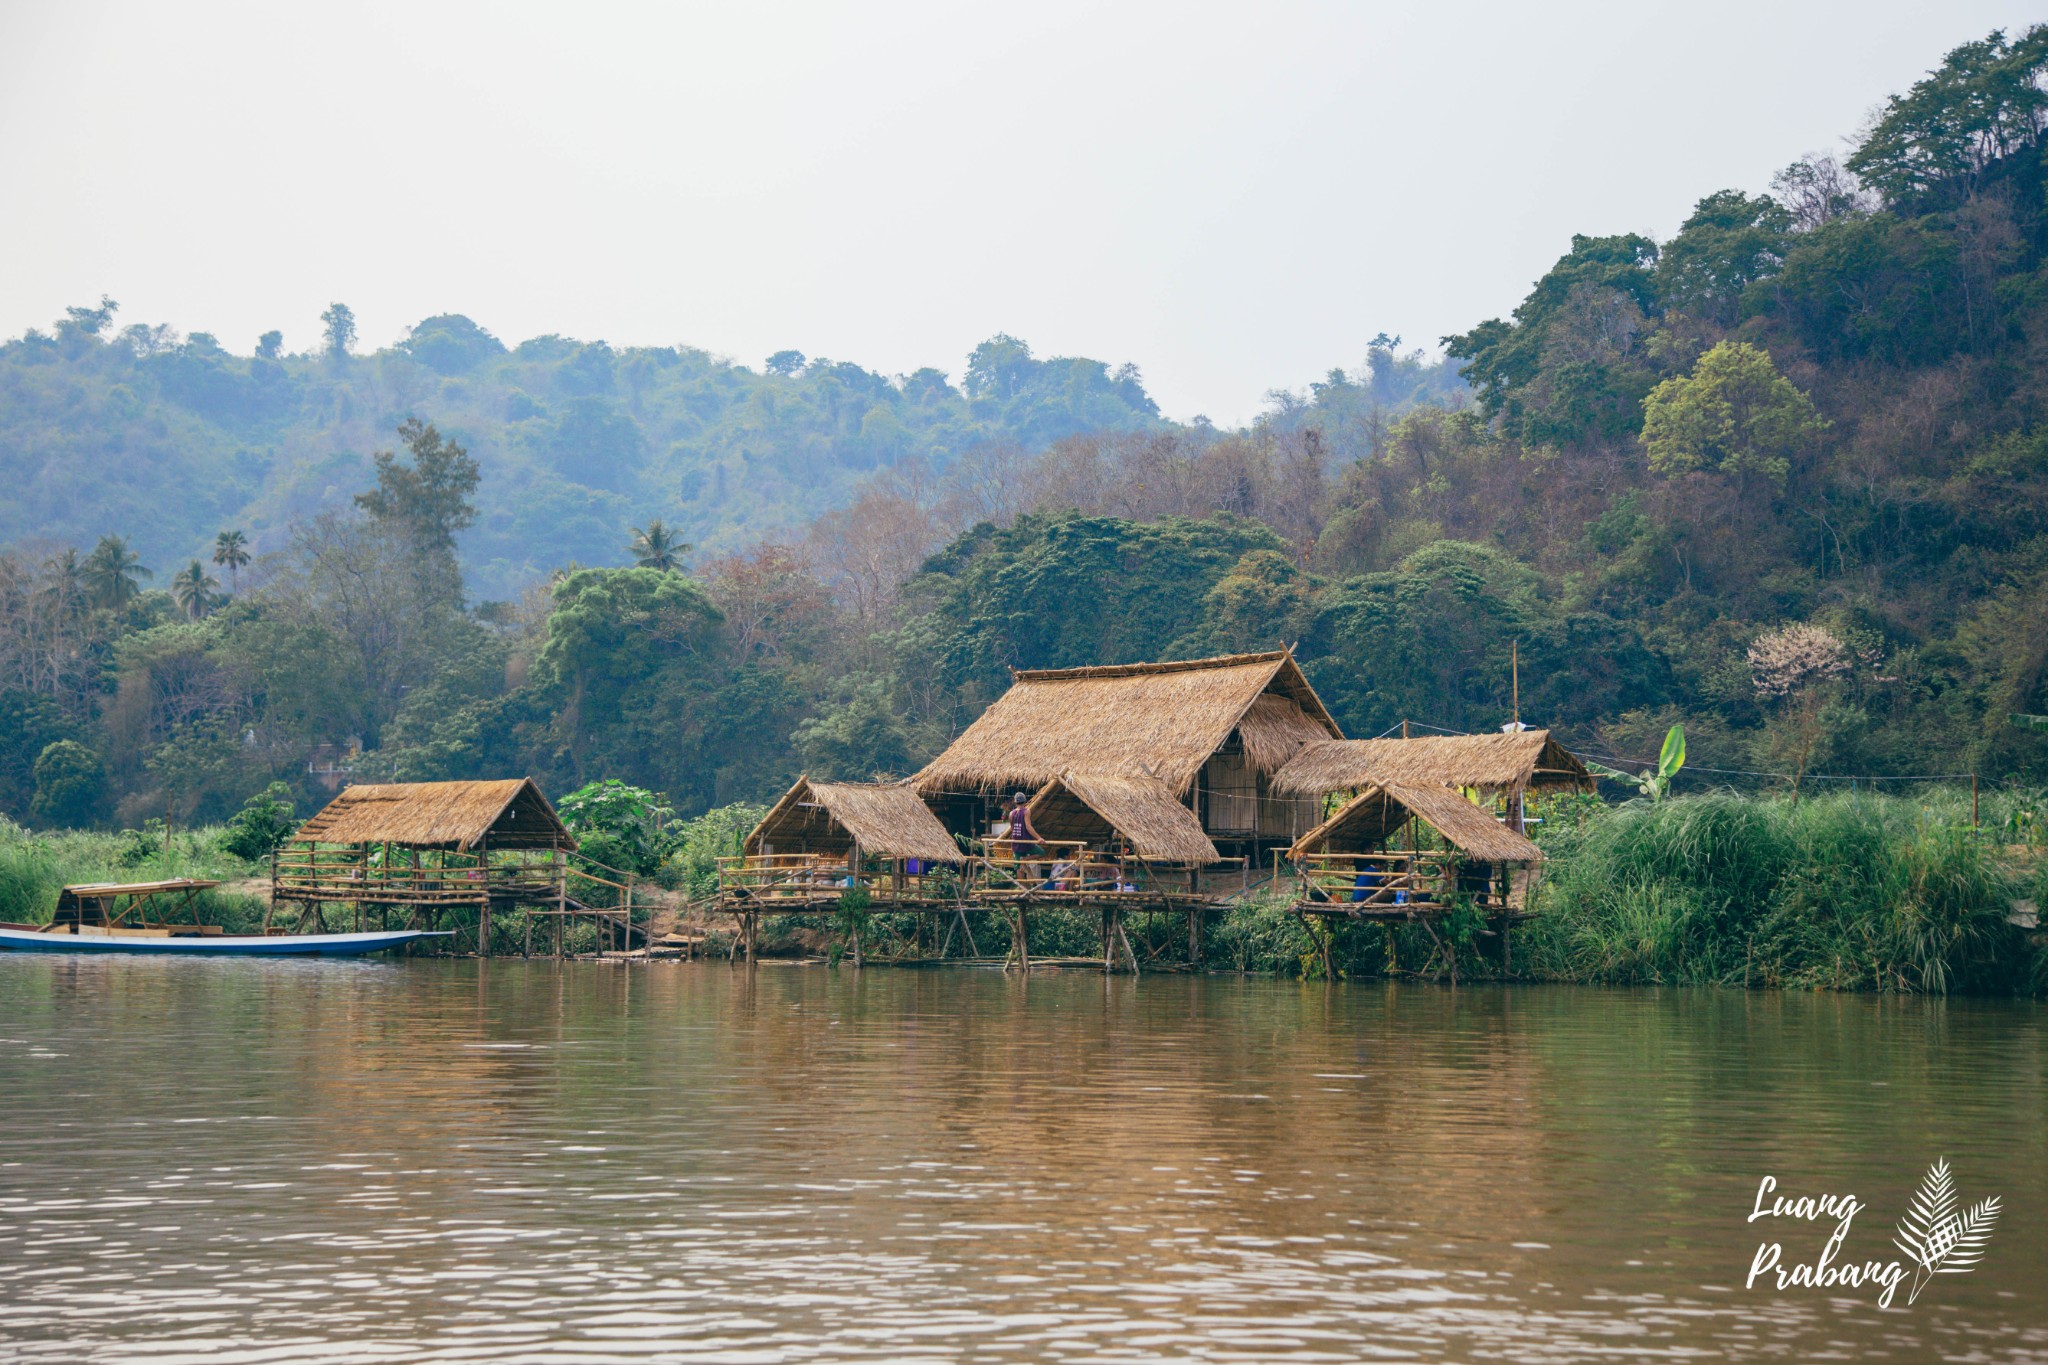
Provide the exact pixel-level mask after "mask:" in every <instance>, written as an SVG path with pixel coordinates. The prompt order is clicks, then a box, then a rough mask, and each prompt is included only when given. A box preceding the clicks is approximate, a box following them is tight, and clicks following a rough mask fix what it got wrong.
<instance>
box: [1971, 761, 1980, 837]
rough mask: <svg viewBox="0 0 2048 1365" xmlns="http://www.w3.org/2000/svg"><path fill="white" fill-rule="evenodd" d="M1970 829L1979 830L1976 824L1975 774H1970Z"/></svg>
mask: <svg viewBox="0 0 2048 1365" xmlns="http://www.w3.org/2000/svg"><path fill="white" fill-rule="evenodd" d="M1970 828H1971V829H1979V828H1981V826H1980V825H1978V823H1977V774H1975V773H1971V774H1970Z"/></svg>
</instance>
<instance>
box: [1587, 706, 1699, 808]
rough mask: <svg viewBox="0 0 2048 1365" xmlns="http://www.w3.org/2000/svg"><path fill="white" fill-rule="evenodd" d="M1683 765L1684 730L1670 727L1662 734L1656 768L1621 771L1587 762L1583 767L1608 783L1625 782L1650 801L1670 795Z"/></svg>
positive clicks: (1682, 727)
mask: <svg viewBox="0 0 2048 1365" xmlns="http://www.w3.org/2000/svg"><path fill="white" fill-rule="evenodd" d="M1684 766H1685V727H1684V726H1683V725H1674V726H1672V727H1671V728H1670V730H1668V731H1666V732H1665V735H1664V748H1663V749H1662V750H1661V751H1660V752H1659V753H1658V755H1657V766H1656V767H1654V768H1645V769H1643V770H1642V771H1641V772H1639V773H1631V772H1624V771H1622V770H1621V769H1620V768H1610V767H1607V766H1606V765H1605V764H1601V763H1594V762H1591V761H1588V762H1587V764H1586V767H1587V768H1589V769H1591V770H1592V773H1593V775H1594V776H1595V777H1604V778H1606V779H1607V780H1608V781H1610V782H1627V783H1631V784H1633V785H1634V787H1635V789H1636V791H1637V793H1638V794H1639V795H1640V796H1642V797H1645V798H1647V799H1648V800H1651V801H1662V800H1663V799H1664V798H1665V797H1666V796H1669V795H1670V794H1671V781H1672V779H1673V778H1675V777H1677V776H1678V770H1679V769H1680V768H1683V767H1684Z"/></svg>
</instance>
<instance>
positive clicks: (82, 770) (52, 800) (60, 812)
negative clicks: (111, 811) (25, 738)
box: [29, 739, 107, 826]
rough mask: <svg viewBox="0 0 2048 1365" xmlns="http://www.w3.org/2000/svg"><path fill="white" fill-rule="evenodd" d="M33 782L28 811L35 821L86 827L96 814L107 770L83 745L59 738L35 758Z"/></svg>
mask: <svg viewBox="0 0 2048 1365" xmlns="http://www.w3.org/2000/svg"><path fill="white" fill-rule="evenodd" d="M35 781H36V792H35V798H34V800H32V801H31V802H30V804H29V809H30V811H31V812H32V813H33V814H34V815H35V817H36V819H38V820H41V821H43V822H45V823H46V824H51V825H62V826H78V825H87V824H91V823H92V821H93V818H94V816H96V815H97V814H98V812H99V805H100V800H101V798H102V796H103V795H104V794H105V791H106V785H107V769H106V765H105V764H103V763H102V762H100V756H99V755H98V754H96V753H94V752H93V751H92V750H91V749H88V748H87V747H86V746H85V745H83V744H80V743H79V742H78V741H77V740H75V739H60V740H58V741H57V742H56V743H54V744H52V745H49V746H48V747H47V748H45V749H44V750H43V751H42V753H41V754H39V755H37V756H36V765H35Z"/></svg>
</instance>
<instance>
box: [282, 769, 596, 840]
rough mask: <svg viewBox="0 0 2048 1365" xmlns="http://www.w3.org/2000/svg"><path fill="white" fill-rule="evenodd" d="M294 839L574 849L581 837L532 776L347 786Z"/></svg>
mask: <svg viewBox="0 0 2048 1365" xmlns="http://www.w3.org/2000/svg"><path fill="white" fill-rule="evenodd" d="M292 841H293V842H294V843H307V844H384V843H390V844H401V845H404V846H405V847H407V848H450V849H474V848H476V847H478V846H479V845H480V844H481V846H483V847H485V848H496V849H517V848H574V847H576V840H575V839H574V838H572V837H571V836H570V834H569V831H568V830H567V829H565V828H564V827H563V825H562V820H561V817H560V816H558V815H556V814H555V808H554V807H553V806H551V805H549V804H548V799H547V797H545V796H543V795H541V791H540V788H539V787H536V786H535V785H534V784H533V779H532V778H530V777H513V778H506V779H504V780H503V781H498V782H393V783H386V784H378V785H370V784H366V785H363V786H355V787H344V788H342V790H341V794H340V795H339V796H337V797H335V798H334V799H333V800H332V801H330V802H328V803H327V805H326V806H325V807H323V808H322V809H321V810H320V811H319V812H318V813H317V814H316V815H314V816H313V818H312V819H310V820H308V821H307V822H306V823H305V824H303V825H300V826H299V829H298V833H296V834H294V835H293V836H292Z"/></svg>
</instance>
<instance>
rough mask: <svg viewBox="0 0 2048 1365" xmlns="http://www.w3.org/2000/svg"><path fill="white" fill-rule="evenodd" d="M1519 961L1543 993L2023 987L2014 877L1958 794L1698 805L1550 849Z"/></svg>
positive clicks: (1566, 837)
mask: <svg viewBox="0 0 2048 1365" xmlns="http://www.w3.org/2000/svg"><path fill="white" fill-rule="evenodd" d="M1545 845H1546V851H1547V852H1548V853H1549V854H1550V862H1549V863H1548V865H1547V867H1546V870H1545V884H1544V886H1543V889H1542V892H1541V894H1540V897H1539V900H1538V904H1537V908H1538V910H1539V912H1540V913H1539V914H1538V915H1537V917H1536V918H1534V919H1533V920H1531V921H1530V922H1529V923H1528V924H1527V925H1526V926H1525V927H1523V928H1522V929H1521V930H1519V931H1518V932H1517V934H1516V944H1517V955H1518V957H1520V958H1521V960H1522V961H1523V962H1524V963H1525V965H1527V966H1528V967H1529V968H1530V970H1531V971H1533V972H1534V973H1535V974H1537V975H1539V976H1543V977H1548V978H1551V979H1556V980H1567V981H1609V982H1639V983H1648V982H1656V983H1671V984H1701V985H1704V984H1729V985H1743V984H1749V985H1765V986H1791V987H1803V988H1822V989H1836V990H1880V991H1915V992H1930V993H1936V994H1939V993H1945V992H1949V991H1960V992H2009V991H2014V990H2028V989H2033V988H2035V983H2036V979H2037V976H2038V967H2037V959H2038V957H2039V956H2040V954H2039V950H2038V949H2037V948H2036V947H2035V946H2034V945H2033V943H2032V942H2031V941H2030V940H2029V939H2028V937H2027V936H2026V934H2025V933H2024V932H2023V931H2021V930H2020V929H2018V928H2017V927H2015V926H2014V925H2012V924H2011V923H2009V922H2008V916H2009V915H2010V914H2011V912H2012V909H2013V902H2014V901H2015V900H2016V899H2018V898H2020V897H2021V896H2022V895H2023V894H2024V883H2023V880H2022V876H2023V874H2021V873H2020V872H2019V871H2017V870H2016V869H2015V868H2014V867H2013V866H2012V865H2010V864H2008V863H2006V862H2004V861H2002V858H2001V854H2000V851H1999V849H1998V847H1997V846H1996V845H1995V844H1993V843H1991V842H1990V841H1989V840H1988V839H1987V838H1985V837H1982V836H1980V835H1979V834H1978V833H1977V832H1976V831H1974V830H1973V829H1972V828H1971V827H1970V823H1969V811H1968V805H1967V798H1963V799H1962V800H1961V801H1960V803H1959V802H1958V800H1957V798H1956V797H1954V796H1952V795H1949V794H1940V795H1934V796H1929V797H1925V798H1923V799H1918V800H1915V799H1911V798H1903V797H1890V796H1872V795H1868V794H1861V793H1856V794H1850V793H1843V794H1831V795H1827V796H1822V797H1817V798H1811V799H1807V800H1802V801H1797V802H1794V801H1791V800H1789V799H1770V800H1754V799H1748V798H1743V797H1738V796H1730V795H1719V796H1695V797H1686V798H1683V799H1679V800H1673V801H1666V802H1662V803H1658V804H1632V805H1628V806H1624V807H1622V808H1620V809H1617V810H1613V811H1610V812H1607V813H1605V814H1602V815H1599V816H1596V817H1594V818H1592V819H1590V820H1586V821H1584V822H1581V823H1579V824H1577V825H1576V826H1575V827H1573V826H1567V827H1565V828H1562V829H1560V830H1559V831H1558V832H1556V833H1555V834H1552V835H1548V836H1546V838H1545Z"/></svg>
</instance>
